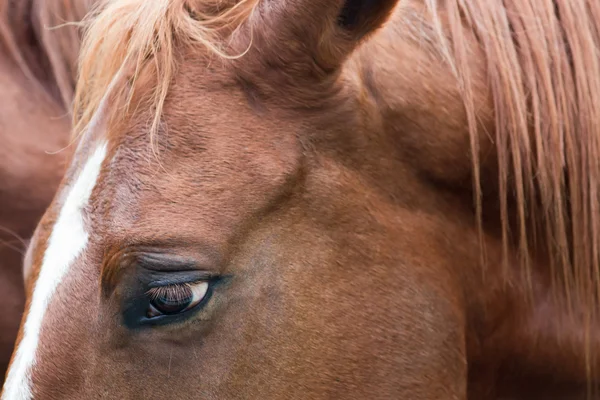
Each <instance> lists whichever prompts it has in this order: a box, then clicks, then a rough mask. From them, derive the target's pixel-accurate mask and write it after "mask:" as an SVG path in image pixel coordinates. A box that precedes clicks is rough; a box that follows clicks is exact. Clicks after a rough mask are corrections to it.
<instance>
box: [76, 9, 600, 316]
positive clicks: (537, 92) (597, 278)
mask: <svg viewBox="0 0 600 400" xmlns="http://www.w3.org/2000/svg"><path fill="white" fill-rule="evenodd" d="M257 2H258V0H241V1H239V2H237V3H236V2H233V1H232V2H231V3H230V4H227V5H226V6H224V7H219V4H225V2H223V1H218V0H210V1H205V2H204V6H205V7H204V8H203V12H200V11H198V10H196V9H194V5H197V3H201V2H200V1H194V2H191V1H186V0H171V1H169V0H152V1H147V0H109V1H106V2H105V4H104V5H103V6H102V7H101V9H102V11H101V12H99V13H98V14H96V15H94V16H92V17H91V18H90V20H89V22H90V25H89V27H88V30H87V34H86V39H85V42H84V45H83V50H82V52H81V62H80V68H81V69H80V80H79V85H78V87H79V89H78V92H77V95H76V101H75V112H74V118H75V126H76V128H75V133H76V134H77V133H80V132H82V131H83V130H84V129H85V127H86V126H87V124H88V123H89V122H90V120H91V118H92V116H93V114H94V112H95V111H96V109H97V108H98V106H99V104H100V103H101V100H102V98H103V97H104V95H105V93H106V92H107V90H108V88H109V87H110V86H111V82H112V81H113V79H115V77H116V76H117V75H118V74H119V71H123V70H124V69H126V68H131V70H133V71H134V72H133V74H132V76H133V77H134V79H135V77H136V76H137V74H138V72H139V71H140V70H141V69H142V68H144V67H145V66H147V65H152V64H153V65H154V66H155V73H156V77H157V86H156V89H155V92H154V102H153V104H154V109H155V114H154V115H155V116H154V120H153V123H152V131H155V130H156V129H157V127H158V124H159V122H160V117H161V112H162V108H163V104H164V100H165V97H166V95H167V91H168V87H169V83H170V82H171V79H172V77H173V74H174V70H175V67H176V66H175V46H176V44H177V45H181V44H182V43H185V44H199V45H203V46H205V47H206V48H208V49H209V50H211V51H212V52H213V53H215V54H221V55H223V52H222V48H221V47H220V45H219V44H218V43H220V39H222V38H220V37H219V31H220V29H221V28H223V27H229V28H232V27H233V28H235V26H238V25H240V24H241V23H242V22H243V21H244V20H245V19H247V18H248V16H249V15H251V13H252V10H253V9H254V7H255V6H256V4H257ZM442 4H443V5H442ZM427 5H428V10H429V13H430V17H431V21H432V26H433V27H434V29H435V30H436V31H437V32H438V35H437V36H438V38H437V40H438V45H439V48H440V49H441V51H442V54H444V55H445V58H446V61H447V62H448V65H449V68H450V69H451V70H452V71H453V72H454V74H455V76H456V79H457V85H458V87H459V89H460V91H461V92H462V95H463V99H464V103H465V110H466V112H467V116H468V121H469V125H470V132H471V150H472V158H473V169H474V176H475V185H474V188H475V189H474V193H475V204H476V206H477V214H478V217H479V218H481V217H482V207H485V204H482V189H481V188H482V187H483V184H484V182H481V179H480V173H479V171H480V154H479V142H478V140H479V139H478V137H479V135H478V132H477V130H478V119H477V113H476V107H475V106H476V105H475V104H474V98H475V95H474V91H475V89H474V85H473V75H472V71H471V68H470V65H469V61H468V60H469V54H468V52H469V49H468V47H467V37H466V33H465V30H464V28H465V27H466V28H468V29H470V30H471V31H472V32H473V33H474V34H475V36H476V38H477V40H478V44H479V46H480V47H481V49H482V51H483V54H484V55H485V61H484V62H485V63H486V67H487V78H488V83H489V87H490V91H491V95H492V99H493V104H494V110H495V121H496V125H495V128H496V129H495V132H493V133H491V136H492V138H493V140H494V142H495V145H496V148H497V155H498V167H499V181H498V182H499V195H500V196H499V199H497V200H498V201H499V203H500V214H501V216H500V219H501V221H502V232H503V239H504V243H505V253H506V254H508V252H509V247H511V246H513V244H516V246H517V247H518V248H519V249H520V254H521V261H522V264H523V267H524V270H528V268H530V263H531V258H532V257H533V254H535V253H536V252H537V253H538V254H539V252H540V249H541V251H543V252H544V253H545V254H547V257H548V260H549V268H551V271H552V277H553V279H554V281H555V283H560V285H558V286H560V287H562V288H563V289H564V290H562V291H561V292H560V293H561V294H563V295H564V296H565V297H561V299H566V301H567V302H568V303H569V304H571V305H572V304H575V303H577V304H580V305H582V304H583V305H587V306H588V307H587V309H586V311H585V313H586V315H585V316H584V319H585V322H586V323H591V322H590V321H592V320H595V319H596V317H597V316H596V315H595V314H596V312H597V309H598V291H599V290H598V288H599V287H600V210H599V200H600V198H599V193H600V187H599V183H598V178H599V177H600V134H599V129H600V128H599V127H598V123H600V63H599V59H598V47H599V46H600V3H599V2H597V1H595V0H569V1H562V0H503V1H500V0H468V1H466V0H447V1H443V2H442V1H439V2H438V0H427ZM206 10H209V11H210V10H212V11H210V12H207V11H206ZM123 90H124V89H123ZM494 201H496V200H494ZM515 214H516V217H517V218H516V219H517V220H516V223H513V222H512V217H513V216H514V215H515ZM515 227H516V229H513V228H515ZM540 243H543V245H541V244H540Z"/></svg>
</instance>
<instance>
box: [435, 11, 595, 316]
mask: <svg viewBox="0 0 600 400" xmlns="http://www.w3.org/2000/svg"><path fill="white" fill-rule="evenodd" d="M427 5H428V9H429V11H430V14H431V15H432V17H433V25H434V26H435V27H436V30H437V31H438V36H439V38H438V39H439V43H440V44H441V48H442V50H443V51H442V54H444V55H445V57H446V59H447V61H448V63H449V64H450V65H451V67H452V68H451V69H452V70H453V71H454V74H455V75H456V78H457V80H458V82H459V87H460V91H461V92H462V97H463V99H464V105H465V109H466V113H467V117H468V121H469V125H470V127H469V131H470V136H471V153H472V162H473V170H474V172H473V176H474V178H475V185H474V192H475V203H476V206H477V214H478V220H479V221H480V222H479V223H480V224H481V219H482V207H483V206H484V205H483V204H482V187H483V185H484V184H485V183H483V182H482V181H481V178H480V173H479V170H480V166H481V162H482V160H481V156H482V155H481V154H480V151H479V150H480V148H479V142H478V141H479V139H478V138H479V136H478V130H479V129H480V127H479V126H478V123H479V121H478V120H477V104H475V103H474V100H473V99H474V98H475V96H474V92H475V88H474V79H476V78H473V76H472V69H471V65H470V63H469V61H468V58H469V54H468V49H467V45H466V41H467V38H466V33H465V32H466V31H470V33H474V35H475V37H476V38H477V41H478V45H479V46H480V48H481V49H482V51H483V53H484V55H485V61H484V64H485V68H486V69H487V84H488V86H489V90H490V93H491V98H492V101H493V106H494V112H495V128H496V130H495V133H492V140H493V141H494V142H495V146H496V149H497V159H498V160H497V162H498V172H499V174H498V183H499V187H498V189H499V195H500V198H499V202H500V213H501V216H500V218H501V225H502V235H503V242H504V248H505V254H506V253H508V247H509V245H511V243H515V244H516V245H517V246H518V248H519V251H520V255H521V257H520V258H521V264H522V265H521V267H522V269H523V271H524V272H526V274H527V276H528V274H529V272H528V271H529V269H530V263H531V261H532V257H534V256H533V254H534V253H535V252H536V251H538V252H539V250H540V243H543V245H542V251H543V252H544V253H547V257H548V259H549V271H548V272H549V273H550V275H551V276H552V281H553V282H555V283H557V282H560V284H559V285H556V286H555V289H557V291H556V293H557V294H558V295H559V296H560V301H561V302H562V303H564V304H567V305H568V307H569V308H570V307H572V306H573V305H575V304H579V306H580V305H581V304H584V305H585V306H586V307H585V311H584V312H585V313H586V315H585V317H584V318H585V319H586V320H588V321H589V320H593V319H595V318H597V317H598V315H596V314H597V310H598V295H599V292H600V290H599V289H600V270H599V268H600V267H599V266H600V210H599V200H600V195H599V193H600V182H599V180H598V179H599V178H600V176H599V174H600V134H599V131H598V128H597V121H598V120H600V60H599V59H598V56H597V47H598V46H599V45H600V5H598V4H597V2H594V1H586V0H574V1H568V2H566V1H556V0H555V1H552V0H527V1H520V0H518V1H517V0H511V1H502V2H500V1H492V2H490V1H487V0H472V1H461V0H453V1H448V2H444V7H443V8H442V7H441V6H440V5H439V3H438V1H437V0H429V1H427ZM442 12H443V17H442V16H441V15H442V14H441V13H442ZM465 28H466V29H465ZM515 213H516V224H515V223H512V222H511V221H513V220H512V218H515V215H514V214H515ZM511 231H514V234H511ZM536 236H537V240H536ZM578 308H579V307H578Z"/></svg>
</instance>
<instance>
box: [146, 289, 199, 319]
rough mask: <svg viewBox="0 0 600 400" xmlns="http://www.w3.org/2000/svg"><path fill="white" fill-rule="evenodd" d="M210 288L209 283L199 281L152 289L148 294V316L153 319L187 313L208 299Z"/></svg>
mask: <svg viewBox="0 0 600 400" xmlns="http://www.w3.org/2000/svg"><path fill="white" fill-rule="evenodd" d="M208 286H209V283H208V282H206V281H199V282H193V283H183V284H173V285H167V286H159V287H155V288H152V289H150V290H149V291H148V292H147V296H148V298H149V302H150V304H149V307H148V310H147V312H146V314H147V315H146V316H147V317H148V318H152V317H156V316H159V315H174V314H180V313H182V312H184V311H187V310H188V309H191V308H193V307H195V306H196V305H198V304H200V303H201V301H202V300H203V299H204V298H205V297H206V294H207V292H208Z"/></svg>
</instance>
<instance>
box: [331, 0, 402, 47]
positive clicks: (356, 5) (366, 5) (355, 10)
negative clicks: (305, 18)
mask: <svg viewBox="0 0 600 400" xmlns="http://www.w3.org/2000/svg"><path fill="white" fill-rule="evenodd" d="M397 2H398V1H397V0H345V1H344V2H343V5H342V7H341V9H340V11H339V13H338V16H337V20H336V22H337V24H338V26H339V27H340V28H341V29H343V30H345V31H346V33H348V34H349V35H351V36H352V37H353V38H354V39H355V40H360V39H361V38H362V37H364V36H365V35H367V34H369V33H371V32H372V31H374V30H376V29H377V28H379V27H380V26H381V25H382V24H383V22H385V20H386V19H387V17H388V16H389V14H390V13H391V11H392V10H393V8H394V6H395V5H396V3H397Z"/></svg>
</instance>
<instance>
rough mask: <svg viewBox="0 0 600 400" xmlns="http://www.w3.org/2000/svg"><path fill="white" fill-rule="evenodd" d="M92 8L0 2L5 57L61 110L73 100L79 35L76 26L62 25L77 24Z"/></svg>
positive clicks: (88, 2) (73, 3) (88, 1)
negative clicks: (56, 103) (12, 61)
mask: <svg viewBox="0 0 600 400" xmlns="http://www.w3.org/2000/svg"><path fill="white" fill-rule="evenodd" d="M92 4H93V1H92V0H68V1H46V0H24V1H11V0H0V40H1V41H2V43H3V44H4V45H5V48H6V50H7V51H8V53H9V56H10V57H11V58H12V59H13V60H14V61H15V62H16V63H17V64H18V66H19V67H20V69H21V70H22V71H23V73H24V74H25V75H26V76H27V77H28V78H29V79H30V80H32V81H34V82H36V83H37V84H39V85H40V86H42V88H43V89H44V92H46V93H47V94H48V95H50V97H52V98H53V99H54V100H55V101H57V102H58V103H60V104H61V105H62V106H63V107H64V108H65V109H68V108H69V106H70V104H71V101H72V98H73V92H74V86H75V78H76V66H77V57H78V54H79V47H80V34H79V30H78V28H77V27H76V26H73V25H64V24H68V23H72V22H79V21H81V19H82V18H83V17H84V16H85V14H86V13H87V12H88V10H89V9H90V8H91V6H92ZM61 25H63V26H61ZM52 28H55V29H52Z"/></svg>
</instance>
